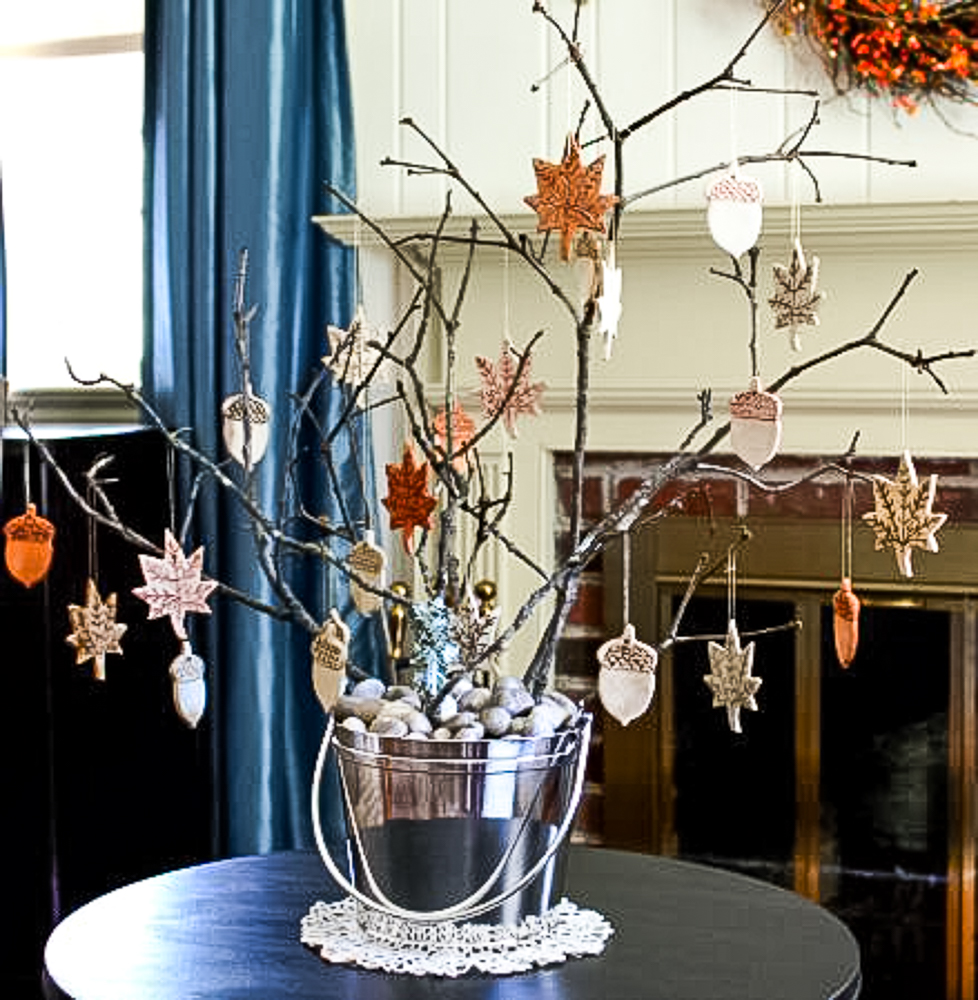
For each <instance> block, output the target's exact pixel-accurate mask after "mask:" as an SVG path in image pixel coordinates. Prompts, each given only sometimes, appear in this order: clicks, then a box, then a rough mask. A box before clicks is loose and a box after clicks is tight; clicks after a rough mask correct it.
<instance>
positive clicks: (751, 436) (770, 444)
mask: <svg viewBox="0 0 978 1000" xmlns="http://www.w3.org/2000/svg"><path fill="white" fill-rule="evenodd" d="M783 409H784V404H783V403H782V402H781V397H780V396H777V395H775V394H774V393H773V392H764V391H763V390H762V389H761V380H760V379H759V378H758V377H757V376H756V375H755V376H754V377H753V378H752V379H751V380H750V388H749V389H748V390H747V391H746V392H738V393H737V395H735V396H734V397H733V398H732V399H731V400H730V445H731V447H732V448H733V450H734V453H735V454H736V455H737V456H738V457H739V458H740V459H741V460H742V461H743V462H745V463H746V464H747V465H749V466H750V467H751V468H752V469H760V468H761V467H762V466H764V465H767V463H768V462H770V461H771V459H772V458H774V456H775V455H776V454H777V453H778V448H780V447H781V432H782V423H781V414H782V411H783Z"/></svg>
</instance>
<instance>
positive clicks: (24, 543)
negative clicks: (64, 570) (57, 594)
mask: <svg viewBox="0 0 978 1000" xmlns="http://www.w3.org/2000/svg"><path fill="white" fill-rule="evenodd" d="M3 533H4V534H5V535H6V536H7V545H6V548H5V550H4V559H5V561H6V563H7V569H8V570H9V571H10V575H11V576H12V577H13V578H14V579H15V580H16V581H17V582H18V583H22V584H23V585H24V586H25V587H33V586H34V584H35V583H40V581H41V580H43V579H44V578H45V577H46V576H47V574H48V570H49V569H50V568H51V560H52V559H53V558H54V525H53V524H52V523H51V522H50V521H48V520H47V519H46V518H43V517H41V516H40V515H39V514H38V513H37V508H36V507H35V506H34V504H32V503H29V504H28V505H27V510H26V511H25V512H24V513H23V514H21V515H20V517H14V518H11V519H10V520H9V521H8V522H7V523H6V524H5V525H4V527H3Z"/></svg>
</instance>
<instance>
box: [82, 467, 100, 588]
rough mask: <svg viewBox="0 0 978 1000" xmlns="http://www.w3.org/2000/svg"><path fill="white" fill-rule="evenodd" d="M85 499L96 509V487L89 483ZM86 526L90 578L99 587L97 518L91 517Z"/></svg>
mask: <svg viewBox="0 0 978 1000" xmlns="http://www.w3.org/2000/svg"><path fill="white" fill-rule="evenodd" d="M85 499H86V500H87V502H88V506H89V507H92V508H94V507H95V485H94V483H91V482H90V483H89V484H88V487H87V488H86V490H85ZM87 521H88V523H87V525H86V543H87V546H88V578H89V579H90V580H91V581H92V582H93V583H94V584H95V586H96V587H98V552H97V551H96V546H95V532H96V531H97V530H98V529H97V528H96V525H95V518H94V517H91V516H89V517H88V518H87Z"/></svg>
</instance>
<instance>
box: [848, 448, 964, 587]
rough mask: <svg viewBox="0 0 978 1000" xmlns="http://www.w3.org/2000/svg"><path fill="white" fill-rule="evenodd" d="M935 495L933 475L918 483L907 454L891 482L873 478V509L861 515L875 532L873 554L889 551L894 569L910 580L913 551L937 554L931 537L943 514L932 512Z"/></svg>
mask: <svg viewBox="0 0 978 1000" xmlns="http://www.w3.org/2000/svg"><path fill="white" fill-rule="evenodd" d="M936 493H937V476H936V474H931V475H930V476H928V477H927V481H926V482H924V483H921V482H919V481H918V480H917V470H916V469H915V468H914V465H913V459H912V458H911V457H910V452H909V451H905V452H904V453H903V456H902V457H901V459H900V468H899V470H898V471H897V477H896V479H895V480H889V479H886V478H885V477H884V476H874V477H873V500H874V502H875V509H874V510H871V511H870V512H869V513H868V514H863V520H864V521H866V522H867V523H868V524H869V525H871V526H872V528H873V531H874V532H876V550H877V551H881V550H882V549H885V548H887V547H891V548H892V549H893V553H894V555H895V556H896V561H897V568H898V569H899V570H900V572H901V573H902V574H903V575H904V576H906V577H911V576H913V563H912V561H911V556H912V550H913V549H926V550H927V551H928V552H936V551H937V539H936V538H935V537H934V536H935V535H936V534H937V531H938V530H939V529H940V527H941V526H942V525H943V524H944V522H945V521H946V520H947V514H935V513H934V512H933V510H932V507H933V505H934V497H935V495H936Z"/></svg>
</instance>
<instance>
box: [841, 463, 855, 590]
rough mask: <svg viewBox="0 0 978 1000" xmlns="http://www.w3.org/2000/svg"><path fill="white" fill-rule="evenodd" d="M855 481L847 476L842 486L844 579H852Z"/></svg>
mask: <svg viewBox="0 0 978 1000" xmlns="http://www.w3.org/2000/svg"><path fill="white" fill-rule="evenodd" d="M854 492H855V483H854V482H853V478H852V476H851V475H847V476H846V482H845V485H844V486H843V488H842V579H843V580H851V579H852V502H853V493H854Z"/></svg>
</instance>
